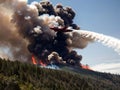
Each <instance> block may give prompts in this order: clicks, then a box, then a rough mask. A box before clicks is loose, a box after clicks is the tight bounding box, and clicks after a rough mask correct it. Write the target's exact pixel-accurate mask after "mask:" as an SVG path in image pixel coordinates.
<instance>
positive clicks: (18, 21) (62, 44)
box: [0, 0, 120, 70]
mask: <svg viewBox="0 0 120 90" xmlns="http://www.w3.org/2000/svg"><path fill="white" fill-rule="evenodd" d="M0 10H1V12H0V18H1V21H2V22H0V28H2V29H1V32H0V47H1V48H5V50H6V48H7V50H8V52H10V54H9V53H8V57H9V56H10V58H11V57H12V59H15V60H16V59H17V60H18V59H19V60H24V61H28V62H29V60H31V54H32V63H33V64H35V65H39V64H40V65H41V66H47V65H49V64H51V63H52V64H54V65H59V64H63V65H71V66H73V67H74V66H80V65H81V63H80V61H81V60H82V55H78V53H77V51H75V48H78V49H83V48H85V47H86V46H87V45H88V44H89V42H93V41H99V42H101V43H103V44H104V45H106V46H109V47H112V48H113V49H115V50H116V51H117V52H118V53H120V41H119V40H118V39H116V38H113V37H110V36H107V35H103V34H99V33H95V32H91V31H85V30H80V27H79V26H78V25H76V24H75V23H74V20H73V19H74V17H75V15H76V14H75V11H74V10H73V9H72V8H71V7H64V6H63V5H62V4H57V5H56V6H53V5H52V3H51V2H49V1H46V0H42V1H40V2H33V3H31V4H28V3H27V2H26V0H22V1H21V0H2V1H1V2H0ZM8 11H9V13H6V12H8ZM59 27H62V28H59ZM8 32H9V33H8ZM6 36H7V37H6ZM82 68H86V69H89V70H90V68H89V67H88V66H84V65H82Z"/></svg>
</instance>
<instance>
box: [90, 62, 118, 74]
mask: <svg viewBox="0 0 120 90" xmlns="http://www.w3.org/2000/svg"><path fill="white" fill-rule="evenodd" d="M91 69H93V70H95V71H100V72H108V73H114V74H120V62H119V63H102V64H98V65H95V66H92V67H91Z"/></svg>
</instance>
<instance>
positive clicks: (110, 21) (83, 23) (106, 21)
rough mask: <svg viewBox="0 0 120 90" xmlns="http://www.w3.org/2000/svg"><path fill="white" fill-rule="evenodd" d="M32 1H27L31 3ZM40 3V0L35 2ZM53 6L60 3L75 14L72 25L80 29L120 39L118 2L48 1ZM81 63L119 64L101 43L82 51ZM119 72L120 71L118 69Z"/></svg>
mask: <svg viewBox="0 0 120 90" xmlns="http://www.w3.org/2000/svg"><path fill="white" fill-rule="evenodd" d="M31 1H33V0H29V2H31ZM36 1H40V0H36ZM50 1H51V2H52V3H53V5H55V4H57V3H62V5H63V6H70V7H72V8H73V9H74V10H75V12H76V17H75V19H74V23H76V24H77V25H79V26H80V27H81V29H85V30H89V31H94V32H97V33H103V34H105V35H109V36H113V37H116V38H118V39H120V0H50ZM77 51H78V53H79V54H81V55H82V56H83V60H82V63H83V64H88V65H90V66H94V65H98V64H102V63H120V56H119V55H118V54H117V53H116V52H115V51H114V50H113V49H111V48H108V47H106V46H103V45H102V44H101V43H97V42H95V43H91V44H89V45H88V46H87V48H85V49H83V50H77ZM119 70H120V69H119Z"/></svg>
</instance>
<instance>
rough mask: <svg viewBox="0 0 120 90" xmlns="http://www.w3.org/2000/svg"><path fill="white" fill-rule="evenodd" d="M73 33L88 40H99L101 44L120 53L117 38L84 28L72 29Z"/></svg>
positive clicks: (119, 44) (119, 43)
mask: <svg viewBox="0 0 120 90" xmlns="http://www.w3.org/2000/svg"><path fill="white" fill-rule="evenodd" d="M75 33H77V34H78V36H79V37H80V38H85V39H87V40H88V41H89V40H93V41H97V42H101V43H102V44H103V45H105V46H108V47H111V48H113V49H114V50H115V51H116V52H117V53H118V54H119V55H120V40H119V39H117V38H114V37H111V36H107V35H104V34H100V33H96V32H91V31H86V30H80V31H78V30H74V31H73V34H75Z"/></svg>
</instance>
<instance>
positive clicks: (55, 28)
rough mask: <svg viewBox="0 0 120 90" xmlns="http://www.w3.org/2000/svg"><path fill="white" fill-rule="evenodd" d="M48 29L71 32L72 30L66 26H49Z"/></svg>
mask: <svg viewBox="0 0 120 90" xmlns="http://www.w3.org/2000/svg"><path fill="white" fill-rule="evenodd" d="M50 29H51V30H54V31H55V32H72V30H70V29H68V27H50Z"/></svg>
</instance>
